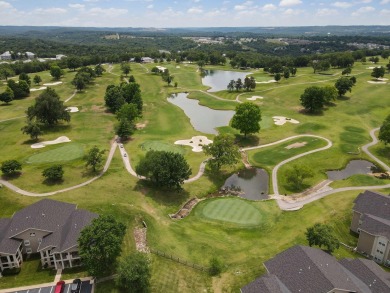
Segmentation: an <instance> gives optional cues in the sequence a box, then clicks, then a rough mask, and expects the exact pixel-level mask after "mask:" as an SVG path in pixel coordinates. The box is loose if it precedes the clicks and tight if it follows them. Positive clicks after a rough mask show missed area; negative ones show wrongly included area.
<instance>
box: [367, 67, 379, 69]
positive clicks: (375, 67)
mask: <svg viewBox="0 0 390 293" xmlns="http://www.w3.org/2000/svg"><path fill="white" fill-rule="evenodd" d="M374 68H380V66H370V67H367V69H374Z"/></svg>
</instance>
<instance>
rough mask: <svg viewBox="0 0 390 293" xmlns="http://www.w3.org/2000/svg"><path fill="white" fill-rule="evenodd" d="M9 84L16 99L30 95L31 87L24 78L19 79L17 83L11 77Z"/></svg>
mask: <svg viewBox="0 0 390 293" xmlns="http://www.w3.org/2000/svg"><path fill="white" fill-rule="evenodd" d="M7 85H8V86H9V87H10V89H11V90H12V91H13V93H14V99H21V98H25V97H28V95H29V94H30V87H29V86H28V84H27V82H26V81H24V80H21V81H19V83H16V82H15V81H14V80H12V79H10V80H8V81H7Z"/></svg>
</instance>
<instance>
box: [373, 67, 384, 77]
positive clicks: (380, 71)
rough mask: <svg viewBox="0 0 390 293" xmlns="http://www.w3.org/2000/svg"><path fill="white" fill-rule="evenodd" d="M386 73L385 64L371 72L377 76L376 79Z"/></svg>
mask: <svg viewBox="0 0 390 293" xmlns="http://www.w3.org/2000/svg"><path fill="white" fill-rule="evenodd" d="M384 75H385V68H384V67H383V66H381V67H375V68H374V69H373V70H372V73H371V76H372V77H375V78H376V79H379V78H380V77H383V76H384Z"/></svg>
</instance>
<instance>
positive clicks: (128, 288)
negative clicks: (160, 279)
mask: <svg viewBox="0 0 390 293" xmlns="http://www.w3.org/2000/svg"><path fill="white" fill-rule="evenodd" d="M150 277H151V272H150V265H149V261H148V258H147V256H146V255H145V254H142V253H140V252H136V253H133V254H131V255H128V256H126V257H125V258H124V259H123V260H122V261H121V262H120V263H119V267H118V278H117V284H118V286H119V287H120V288H121V289H122V290H123V291H124V292H134V293H146V292H149V290H150Z"/></svg>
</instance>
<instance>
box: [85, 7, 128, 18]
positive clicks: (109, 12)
mask: <svg viewBox="0 0 390 293" xmlns="http://www.w3.org/2000/svg"><path fill="white" fill-rule="evenodd" d="M127 12H128V10H127V9H119V8H101V7H94V8H91V9H90V10H88V12H87V14H89V15H92V16H96V15H98V16H106V17H115V16H119V15H124V14H126V13H127Z"/></svg>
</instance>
